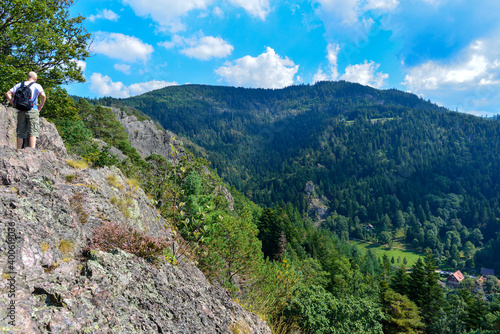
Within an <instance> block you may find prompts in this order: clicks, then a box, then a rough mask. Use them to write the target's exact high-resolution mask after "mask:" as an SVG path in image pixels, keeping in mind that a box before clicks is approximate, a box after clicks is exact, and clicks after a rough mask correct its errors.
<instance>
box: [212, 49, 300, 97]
mask: <svg viewBox="0 0 500 334" xmlns="http://www.w3.org/2000/svg"><path fill="white" fill-rule="evenodd" d="M298 70H299V65H295V64H294V62H293V61H292V60H290V59H288V58H281V57H280V56H279V55H278V54H276V52H275V51H274V50H273V49H272V48H270V47H267V49H266V52H264V53H263V54H261V55H259V56H257V57H252V56H245V57H243V58H240V59H237V60H235V61H234V62H231V63H226V64H225V65H224V66H221V67H219V68H217V69H216V70H215V72H216V73H217V74H218V75H219V76H221V77H222V78H224V80H225V81H226V82H227V83H229V84H231V85H234V86H244V87H253V88H283V87H286V86H290V85H292V84H293V82H294V77H295V74H296V73H297V71H298Z"/></svg>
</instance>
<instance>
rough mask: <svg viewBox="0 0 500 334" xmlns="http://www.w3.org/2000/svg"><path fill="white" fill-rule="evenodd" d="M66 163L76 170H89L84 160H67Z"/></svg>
mask: <svg viewBox="0 0 500 334" xmlns="http://www.w3.org/2000/svg"><path fill="white" fill-rule="evenodd" d="M66 163H67V164H68V165H70V166H71V167H73V168H75V169H85V168H89V165H88V164H87V163H86V162H85V161H83V160H78V161H75V160H66Z"/></svg>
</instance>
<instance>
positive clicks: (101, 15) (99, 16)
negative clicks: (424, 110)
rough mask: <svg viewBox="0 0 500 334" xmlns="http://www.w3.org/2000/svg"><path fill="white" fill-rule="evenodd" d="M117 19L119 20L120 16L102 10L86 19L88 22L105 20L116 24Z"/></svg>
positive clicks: (107, 10) (110, 11)
mask: <svg viewBox="0 0 500 334" xmlns="http://www.w3.org/2000/svg"><path fill="white" fill-rule="evenodd" d="M119 18H120V16H119V15H118V14H116V13H115V12H113V11H112V10H109V9H103V10H100V11H99V12H98V14H96V15H90V16H89V17H88V20H89V21H90V22H94V21H95V20H97V19H105V20H109V21H115V22H116V21H118V19H119Z"/></svg>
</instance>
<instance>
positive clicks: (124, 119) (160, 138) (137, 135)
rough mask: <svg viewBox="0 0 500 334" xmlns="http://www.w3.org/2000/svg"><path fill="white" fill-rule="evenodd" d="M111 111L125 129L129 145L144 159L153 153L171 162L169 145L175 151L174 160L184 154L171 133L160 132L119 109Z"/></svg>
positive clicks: (151, 122)
mask: <svg viewBox="0 0 500 334" xmlns="http://www.w3.org/2000/svg"><path fill="white" fill-rule="evenodd" d="M111 110H112V111H113V113H114V114H115V116H116V119H117V120H118V121H119V122H120V123H121V124H122V125H123V127H124V128H125V131H126V132H127V134H128V140H129V141H130V144H131V145H132V146H133V147H135V148H136V149H137V151H138V153H139V154H140V155H141V157H143V158H146V157H148V156H150V155H151V154H153V153H155V154H158V155H161V156H163V157H165V158H166V159H168V160H169V161H173V160H174V159H173V157H172V148H171V146H170V145H171V144H172V145H173V146H174V147H175V149H176V151H177V152H176V155H175V159H178V158H179V157H181V156H182V155H184V154H185V150H184V148H183V147H182V145H181V141H180V140H179V138H178V137H176V136H175V134H174V133H173V132H170V131H168V130H167V131H165V132H163V131H160V130H158V129H157V128H156V126H155V124H154V122H153V121H139V120H137V118H136V117H135V116H128V115H127V114H126V113H125V112H124V111H122V110H120V109H117V108H111Z"/></svg>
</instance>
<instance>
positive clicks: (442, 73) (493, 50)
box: [402, 36, 500, 115]
mask: <svg viewBox="0 0 500 334" xmlns="http://www.w3.org/2000/svg"><path fill="white" fill-rule="evenodd" d="M402 84H403V85H405V86H406V87H407V88H408V90H409V91H411V92H413V93H416V94H421V95H425V96H432V98H433V99H439V100H441V101H442V102H443V104H446V105H447V106H448V107H451V108H452V109H455V108H456V109H458V110H459V111H462V112H468V113H472V114H480V115H484V114H485V113H490V114H492V113H498V108H497V107H496V106H498V105H499V104H500V38H498V37H497V36H494V37H492V38H488V39H482V40H476V41H474V42H472V43H471V44H470V45H469V46H467V47H466V48H465V49H464V50H462V51H461V52H459V53H458V54H457V55H456V56H455V57H453V58H451V59H449V60H447V61H427V62H425V63H422V64H419V65H415V66H412V67H409V68H408V69H407V74H406V76H405V78H404V81H403V82H402ZM457 93H458V94H459V95H458V97H457ZM484 110H489V111H488V112H485V111H484ZM492 110H495V111H492Z"/></svg>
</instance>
